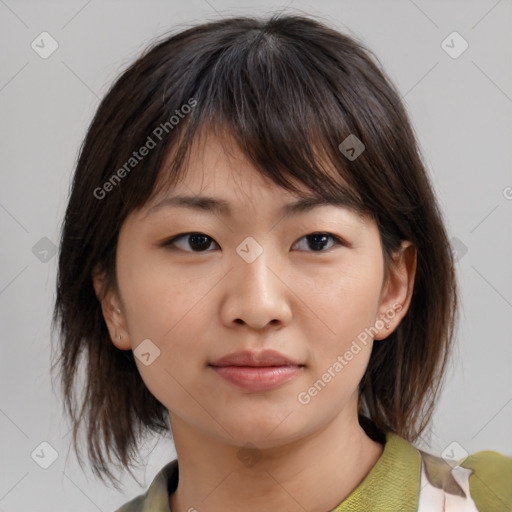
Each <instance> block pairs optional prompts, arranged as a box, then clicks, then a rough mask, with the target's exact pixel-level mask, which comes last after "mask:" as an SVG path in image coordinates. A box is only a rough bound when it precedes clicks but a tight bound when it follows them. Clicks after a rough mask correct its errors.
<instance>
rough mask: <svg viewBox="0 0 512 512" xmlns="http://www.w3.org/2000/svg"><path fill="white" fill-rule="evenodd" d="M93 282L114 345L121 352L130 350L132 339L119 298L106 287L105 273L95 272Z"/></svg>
mask: <svg viewBox="0 0 512 512" xmlns="http://www.w3.org/2000/svg"><path fill="white" fill-rule="evenodd" d="M92 280H93V286H94V291H95V293H96V297H97V298H98V301H99V303H100V306H101V311H102V314H103V319H104V320H105V324H106V325H107V329H108V332H109V334H110V339H111V341H112V343H113V344H114V345H115V346H116V347H117V348H118V349H120V350H130V349H131V348H132V347H131V343H130V337H129V336H128V331H127V330H126V326H125V320H124V317H123V315H122V313H121V309H120V307H119V298H118V297H117V295H116V294H115V293H114V292H113V291H112V290H110V289H109V288H108V287H107V286H106V279H105V276H104V274H103V273H100V272H95V273H94V274H93V276H92Z"/></svg>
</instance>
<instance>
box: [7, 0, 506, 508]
mask: <svg viewBox="0 0 512 512" xmlns="http://www.w3.org/2000/svg"><path fill="white" fill-rule="evenodd" d="M288 4H289V5H288V6H285V3H284V2H272V1H268V0H267V1H260V2H258V4H256V2H255V1H254V0H253V1H252V2H238V3H235V2H232V1H229V0H208V1H206V0H190V1H189V2H187V3H186V6H185V7H184V6H183V3H182V2H177V1H174V0H172V1H149V2H142V1H124V2H121V1H116V2H114V1H109V2H107V1H104V2H100V1H99V0H92V1H88V2H87V1H67V2H55V1H47V2H41V1H15V0H0V34H1V36H0V37H1V42H2V49H3V52H2V56H3V62H2V66H1V69H0V115H1V120H2V122H1V137H0V140H1V157H0V158H1V171H0V172H1V176H2V187H1V189H0V223H1V229H2V231H1V233H2V244H1V271H0V272H1V274H0V311H1V335H2V345H1V347H2V352H1V356H0V357H1V358H0V364H1V367H0V375H1V391H0V393H1V395H0V432H1V434H2V435H1V440H0V443H1V454H0V459H1V461H2V466H1V469H0V471H1V473H0V512H16V511H27V510H31V511H32V510H34V511H35V510H37V511H46V510H48V511H49V510H52V511H55V510H74V511H97V510H102V511H106V512H107V511H111V510H114V509H115V508H117V507H118V506H120V505H121V504H122V503H125V502H126V501H127V500H128V499H129V498H131V497H133V496H135V495H137V494H139V493H141V492H143V491H144V490H145V488H146V486H147V485H149V483H150V482H151V480H152V478H153V477H154V475H155V474H156V472H157V471H158V470H159V469H160V468H161V467H162V466H163V465H164V464H165V463H166V462H168V461H169V460H171V459H172V458H174V453H175V452H174V449H173V445H172V442H171V441H170V440H165V439H160V440H159V439H148V441H147V444H146V445H145V446H144V448H143V450H142V453H143V454H148V455H147V457H146V459H147V468H146V470H145V471H140V472H138V473H137V476H138V478H139V479H141V480H142V481H143V483H144V487H143V488H140V487H139V486H138V485H137V484H136V483H135V482H134V480H133V479H132V478H131V477H129V475H127V476H126V477H125V478H124V480H123V481H124V483H125V484H126V485H125V494H120V493H118V492H117V491H115V490H114V489H109V488H106V487H105V486H104V485H103V484H102V483H101V482H99V481H97V480H95V478H94V477H93V476H92V473H89V472H86V473H83V472H82V471H81V470H80V468H79V466H78V465H77V463H76V459H75V457H74V455H73V452H72V451H70V448H69V447H70V443H69V441H70V439H69V437H70V436H68V435H66V434H67V433H68V432H69V424H68V423H67V421H66V420H65V418H64V417H63V414H62V407H61V397H60V394H59V393H58V390H54V389H52V384H51V380H50V376H49V366H50V356H51V352H50V347H51V333H50V317H51V310H52V303H53V298H54V286H55V269H56V258H55V257H54V256H53V257H52V254H51V252H47V253H44V250H47V249H48V248H50V249H51V247H52V245H51V244H50V243H49V242H48V241H47V240H43V241H40V240H41V239H42V238H44V237H47V238H48V239H49V240H50V241H51V242H52V243H53V244H56V243H57V242H58V236H59V229H60V223H61V219H62V216H63V213H64V209H65V205H66V200H67V193H68V186H69V183H70V178H71V174H72V171H73V166H74V164H75V160H76V157H77V153H78V148H79V145H80V143H81V141H82V138H83V136H84V135H85V131H86V128H87V126H88V123H89V122H90V120H91V118H92V115H93V113H94V111H95V109H96V107H97V105H98V103H99V99H100V98H101V97H102V96H103V95H104V94H105V92H106V90H107V88H108V86H109V85H110V84H111V83H112V81H113V80H114V78H115V77H116V76H117V75H118V74H119V72H120V70H121V69H124V67H125V66H126V65H127V64H128V63H129V62H131V61H132V60H133V59H134V58H135V57H136V56H137V55H138V54H139V52H140V51H142V50H143V48H144V47H145V46H146V44H147V43H148V42H149V41H150V40H151V39H153V38H154V37H155V36H158V35H160V34H162V33H163V32H165V31H167V30H168V29H170V28H172V27H173V26H175V25H176V24H177V23H185V22H186V23H195V22H201V21H205V20H206V19H214V18H217V17H219V16H226V15H231V14H247V13H252V14H265V13H268V12H270V11H276V10H280V9H283V8H285V9H286V10H288V11H289V12H299V13H300V12H304V13H311V14H315V15H320V16H323V17H325V18H326V19H328V20H332V21H333V22H334V23H335V24H336V25H337V26H338V28H339V29H340V30H342V31H344V32H346V33H348V34H350V33H352V34H355V35H356V36H357V37H358V38H360V39H361V40H362V41H363V42H364V43H365V44H366V45H367V46H368V47H369V48H370V49H371V50H373V51H374V52H375V53H376V55H377V56H378V57H379V59H380V60H381V62H382V63H383V65H384V67H385V69H386V70H387V72H388V73H389V75H390V77H391V78H392V80H393V81H394V82H395V83H396V84H397V86H398V88H399V90H400V91H401V93H402V96H403V98H404V101H405V103H406V108H407V109H408V111H409V114H410V116H411V119H412V122H413V125H414V128H415V130H416V133H417V136H418V139H419V142H420V146H421V147H422V149H423V151H424V155H425V157H426V162H427V165H428V168H429V172H430V173H431V175H432V179H433V183H434V186H435V189H436V192H437V194H438V197H439V201H440V204H441V207H442V209H443V212H444V215H445V218H446V223H447V228H448V231H449V234H450V237H451V238H452V243H453V246H454V248H455V249H456V250H457V253H458V257H459V260H458V263H457V266H458V272H459V279H460V284H461V303H462V304H461V322H460V324H459V326H458V331H457V339H458V349H457V351H456V352H455V354H454V358H453V359H452V362H451V365H450V368H449V371H448V374H447V379H446V385H445V388H444V391H443V394H442V396H441V400H440V402H439V407H438V410H437V413H436V415H435V418H434V421H433V422H432V427H431V429H430V430H429V432H427V435H426V436H425V437H424V439H423V440H422V442H421V443H418V445H419V446H421V447H427V448H428V449H429V450H430V451H431V452H432V453H434V454H436V455H441V454H443V453H446V452H447V451H448V452H450V451H452V450H454V453H455V454H456V455H458V454H460V453H461V450H466V451H467V452H469V453H473V452H475V451H478V450H483V449H491V450H496V451H499V452H502V453H506V454H508V455H512V441H511V432H512V372H511V366H512V365H511V361H512V336H511V317H512V315H511V313H512V272H511V263H510V262H511V261H512V258H511V255H512V230H511V228H510V224H511V222H510V221H511V219H512V216H511V213H512V172H511V164H510V162H511V156H512V146H511V143H510V141H511V140H512V122H511V121H512V66H511V50H512V32H511V31H510V27H511V26H512V2H511V1H510V0H508V1H507V0H503V1H495V0H485V1H483V0H482V1H478V2H475V1H473V2H469V1H457V2H455V1H450V2H441V1H426V0H423V1H420V0H415V1H412V0H411V1H407V0H400V1H398V0H396V1H387V2H377V1H373V2H369V1H359V2H358V1H342V2H340V1H338V2H334V1H318V0H316V1H314V2H313V1H310V2H302V1H299V0H296V1H294V2H288ZM43 31H47V32H49V33H50V34H51V36H52V37H53V38H54V39H55V40H56V41H57V42H58V45H59V46H58V49H57V50H56V51H55V52H54V53H53V54H52V55H51V56H50V57H48V58H47V59H43V58H41V57H40V56H39V54H38V53H36V52H35V51H34V50H33V49H32V47H31V43H32V41H34V40H36V42H37V40H38V39H36V38H37V37H38V36H39V34H40V33H41V32H43ZM453 31H457V32H458V33H459V34H460V35H461V36H462V37H463V38H464V39H465V40H466V41H467V42H468V43H469V48H468V49H467V50H466V51H465V52H464V53H462V54H461V55H460V56H459V57H458V58H452V57H451V56H449V55H448V54H447V53H446V51H445V50H444V49H443V47H442V46H441V43H442V42H443V40H445V38H446V37H447V36H448V35H449V34H451V33H452V32H453ZM450 44H451V43H450ZM459 44H460V42H456V43H454V45H455V49H457V48H460V46H459ZM36 244H38V245H36ZM34 246H35V249H34ZM45 260H47V261H45ZM45 441H46V442H47V443H49V444H50V445H51V446H52V447H53V448H54V449H55V450H56V451H57V452H58V458H57V459H56V460H55V462H54V463H53V464H52V465H51V466H50V467H49V468H48V469H43V468H41V467H40V465H39V464H38V463H36V462H35V460H34V459H36V460H38V462H39V463H41V462H40V461H42V460H43V459H44V458H45V457H48V456H49V455H48V454H49V453H50V452H49V450H48V449H47V448H44V446H43V448H42V451H41V447H40V443H42V442H45ZM454 442H455V443H456V444H452V443H454ZM34 450H36V453H39V454H40V457H39V459H37V457H36V456H34V459H33V458H32V457H31V454H32V453H33V452H34Z"/></svg>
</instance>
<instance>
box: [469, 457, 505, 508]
mask: <svg viewBox="0 0 512 512" xmlns="http://www.w3.org/2000/svg"><path fill="white" fill-rule="evenodd" d="M459 465H460V466H461V467H463V468H467V469H468V470H471V472H472V473H471V476H470V477H469V485H470V489H471V496H472V497H473V499H474V501H475V503H476V505H477V506H478V510H489V511H491V510H492V511H496V512H498V511H502V510H503V511H506V512H508V511H509V510H512V457H509V456H506V455H502V454H501V453H498V452H494V451H490V450H486V451H481V452H477V453H474V454H473V455H469V456H468V457H466V458H465V459H463V460H461V461H459Z"/></svg>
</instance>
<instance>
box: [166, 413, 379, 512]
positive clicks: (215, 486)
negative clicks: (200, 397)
mask: <svg viewBox="0 0 512 512" xmlns="http://www.w3.org/2000/svg"><path fill="white" fill-rule="evenodd" d="M351 417H353V418H354V421H347V418H346V417H345V416H344V415H343V414H340V415H339V416H337V417H336V418H334V419H333V420H332V421H331V422H330V423H329V424H328V425H327V426H326V427H325V428H323V429H322V430H320V431H317V432H315V433H314V434H311V435H309V436H306V437H303V438H301V439H299V440H295V441H291V442H289V443H287V444H281V445H280V446H277V447H274V448H270V449H265V450H261V451H260V450H257V449H253V450H251V449H248V448H247V447H246V448H243V447H241V446H238V445H237V446H234V445H233V444H229V443H228V442H227V441H226V440H219V439H213V438H211V437H208V436H207V435H205V433H204V432H203V431H199V430H197V429H194V427H192V426H191V425H189V424H186V423H184V422H183V421H182V420H181V419H180V418H177V417H174V416H171V426H172V432H173V438H174V442H175V446H176V451H177V454H178V461H179V483H178V488H177V489H176V491H175V492H174V493H173V494H172V495H171V497H170V505H171V509H172V512H186V511H193V510H195V509H197V510H201V511H205V512H218V511H219V512H220V511H225V510H244V511H247V512H252V511H260V510H284V511H304V510H308V511H311V512H325V511H326V510H332V509H334V508H335V507H336V505H338V504H339V503H340V502H341V501H343V500H344V499H345V498H346V497H347V496H348V495H349V494H350V492H351V491H352V490H353V489H355V488H356V487H357V485H358V484H359V483H360V482H361V481H362V480H363V479H364V477H365V476H366V475H367V474H368V473H369V471H370V470H371V469H372V468H373V466H374V465H375V464H376V462H377V460H378V459H379V457H380V456H381V455H382V452H383V446H382V445H381V444H380V443H377V442H375V441H373V440H372V439H371V438H370V437H368V435H367V434H366V432H365V431H364V430H363V429H362V428H361V426H360V425H359V423H358V421H357V414H356V415H352V416H351ZM244 456H245V457H244Z"/></svg>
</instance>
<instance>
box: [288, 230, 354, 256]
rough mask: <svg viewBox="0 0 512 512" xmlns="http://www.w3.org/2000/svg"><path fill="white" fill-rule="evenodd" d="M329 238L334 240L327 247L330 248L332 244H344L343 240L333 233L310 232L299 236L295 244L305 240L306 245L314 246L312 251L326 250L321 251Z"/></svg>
mask: <svg viewBox="0 0 512 512" xmlns="http://www.w3.org/2000/svg"><path fill="white" fill-rule="evenodd" d="M329 238H330V239H331V240H334V243H333V244H332V245H330V246H329V247H328V249H330V248H331V247H333V246H334V245H344V243H343V241H342V240H341V239H340V238H338V237H337V236H335V235H332V234H331V233H311V234H309V235H306V236H303V237H302V238H300V239H299V241H298V242H296V244H298V243H299V242H300V241H301V240H306V241H307V242H308V243H307V245H308V246H309V247H314V250H313V252H326V251H322V249H324V248H325V246H326V244H327V241H328V240H329Z"/></svg>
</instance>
